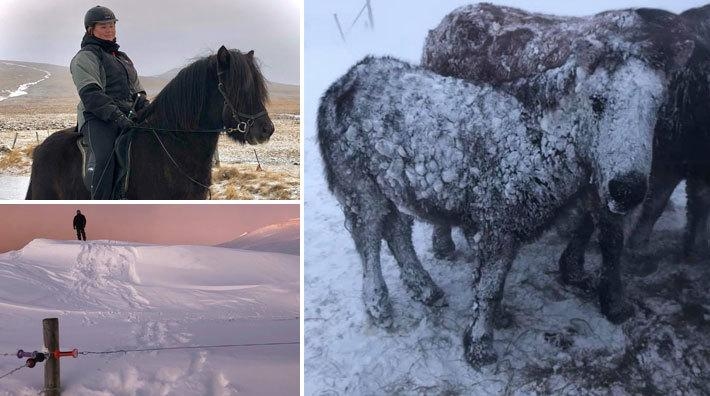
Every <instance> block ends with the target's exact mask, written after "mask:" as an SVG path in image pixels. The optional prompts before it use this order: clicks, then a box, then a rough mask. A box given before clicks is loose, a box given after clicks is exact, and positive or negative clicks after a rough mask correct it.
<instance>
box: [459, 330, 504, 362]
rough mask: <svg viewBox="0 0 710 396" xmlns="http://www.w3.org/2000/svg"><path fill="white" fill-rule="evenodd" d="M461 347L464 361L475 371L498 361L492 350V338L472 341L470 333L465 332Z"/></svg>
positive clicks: (485, 337)
mask: <svg viewBox="0 0 710 396" xmlns="http://www.w3.org/2000/svg"><path fill="white" fill-rule="evenodd" d="M463 347H464V354H465V358H466V361H467V362H468V364H469V365H471V367H473V368H475V369H480V368H482V367H484V366H487V365H489V364H493V363H495V362H496V361H498V354H496V352H495V350H494V349H493V341H492V337H491V336H489V335H488V336H487V335H484V336H483V337H481V338H479V339H477V340H472V339H471V335H470V333H468V332H466V334H464V338H463Z"/></svg>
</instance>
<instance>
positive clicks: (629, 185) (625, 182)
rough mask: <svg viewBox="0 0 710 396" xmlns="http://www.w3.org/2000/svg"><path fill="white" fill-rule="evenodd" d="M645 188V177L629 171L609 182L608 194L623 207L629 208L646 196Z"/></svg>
mask: <svg viewBox="0 0 710 396" xmlns="http://www.w3.org/2000/svg"><path fill="white" fill-rule="evenodd" d="M646 188H647V184H646V177H645V176H644V175H643V174H641V173H638V172H629V173H627V174H625V175H622V176H619V177H615V178H614V179H612V180H611V181H610V182H609V195H610V196H611V199H613V200H614V201H616V202H617V203H619V204H620V205H622V206H623V207H624V208H625V209H631V208H632V207H634V206H636V205H638V204H640V203H641V202H642V201H643V199H644V198H645V197H646Z"/></svg>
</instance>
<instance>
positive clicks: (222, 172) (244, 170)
mask: <svg viewBox="0 0 710 396" xmlns="http://www.w3.org/2000/svg"><path fill="white" fill-rule="evenodd" d="M212 183H213V184H212V198H213V199H239V200H252V199H272V200H286V199H298V197H299V181H298V178H297V177H293V176H291V175H289V174H288V173H286V172H272V171H263V170H262V171H257V170H255V169H254V168H252V167H251V166H249V167H247V166H223V167H221V168H219V169H216V170H214V171H213V173H212Z"/></svg>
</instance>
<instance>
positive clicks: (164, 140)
mask: <svg viewBox="0 0 710 396" xmlns="http://www.w3.org/2000/svg"><path fill="white" fill-rule="evenodd" d="M267 100H268V92H267V89H266V82H265V79H264V76H263V75H262V74H261V71H260V70H259V67H258V65H257V63H256V62H255V60H254V51H250V52H248V53H246V54H244V53H241V52H239V51H237V50H227V49H226V48H225V47H224V46H222V47H221V48H220V49H219V51H218V52H217V54H216V55H211V56H208V57H205V58H201V59H199V60H197V61H195V62H193V63H192V64H190V65H189V66H187V67H185V68H184V69H183V70H181V71H180V73H178V75H177V76H176V77H175V78H174V79H173V80H172V81H170V82H169V83H168V85H166V86H165V88H163V90H162V91H161V92H160V93H159V94H158V95H157V96H156V97H155V99H154V100H153V102H152V104H151V105H150V106H148V107H146V108H145V109H144V110H143V111H141V112H140V113H139V114H138V117H137V121H138V124H139V125H140V127H141V128H137V129H135V130H134V131H133V132H132V133H133V134H134V136H133V140H132V150H131V153H130V158H129V160H130V162H129V163H130V168H131V173H130V180H129V183H128V187H127V190H126V198H128V199H205V198H206V197H207V194H208V190H209V185H210V184H211V178H212V175H211V169H212V157H213V155H214V152H215V149H216V148H217V141H218V138H219V131H220V130H222V129H225V128H226V129H227V130H228V136H229V137H230V138H232V139H233V140H235V141H237V142H239V143H241V144H244V143H249V144H259V143H264V142H266V141H268V140H269V137H270V136H271V134H272V133H273V132H274V125H273V123H272V122H271V120H270V119H269V116H268V114H267V113H266V108H265V104H266V101H267ZM150 128H155V129H150ZM78 139H80V135H79V134H78V133H77V131H76V128H69V129H65V130H61V131H58V132H55V133H53V134H52V135H50V136H49V137H48V138H47V139H46V140H45V141H44V142H42V143H41V144H40V145H39V146H37V148H36V149H35V151H34V155H33V162H32V174H31V176H30V185H29V189H28V191H27V196H26V199H90V194H89V191H88V190H87V188H86V187H85V185H84V182H83V178H82V169H81V168H82V165H81V162H82V157H81V153H80V151H79V149H78V146H77V141H78Z"/></svg>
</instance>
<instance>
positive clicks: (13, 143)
mask: <svg viewBox="0 0 710 396" xmlns="http://www.w3.org/2000/svg"><path fill="white" fill-rule="evenodd" d="M19 133H20V132H15V138H14V139H12V149H13V150H14V149H15V143H17V135H18V134H19Z"/></svg>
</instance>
